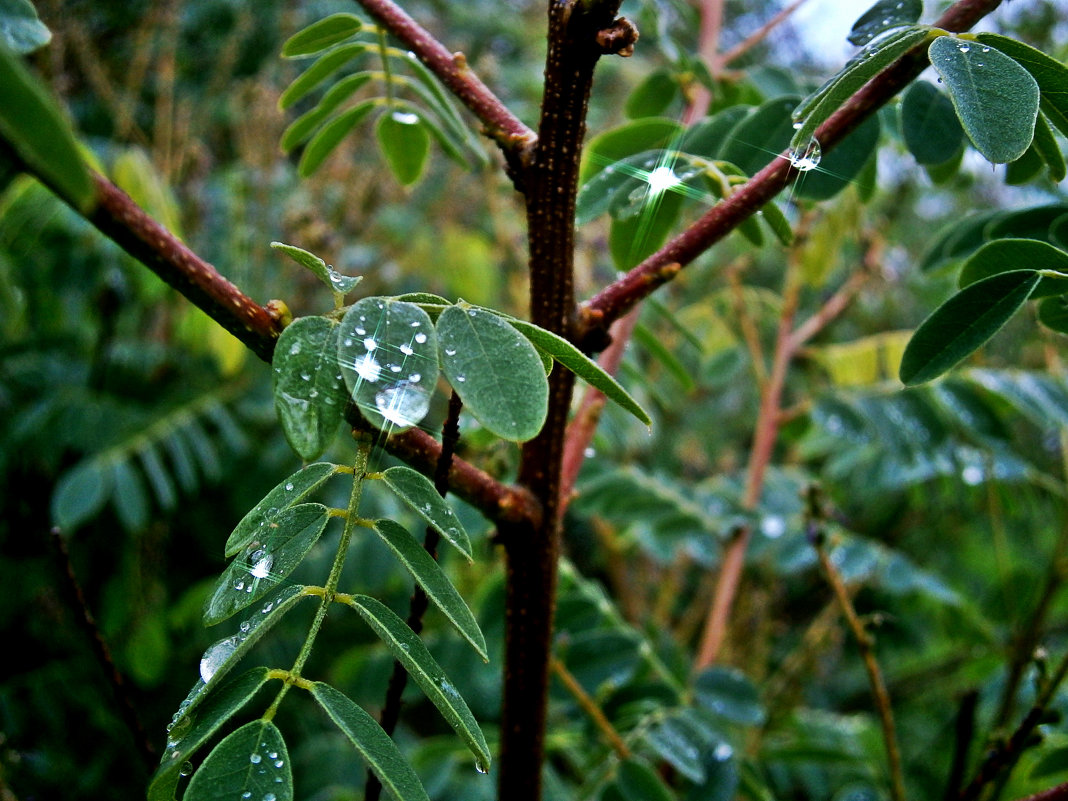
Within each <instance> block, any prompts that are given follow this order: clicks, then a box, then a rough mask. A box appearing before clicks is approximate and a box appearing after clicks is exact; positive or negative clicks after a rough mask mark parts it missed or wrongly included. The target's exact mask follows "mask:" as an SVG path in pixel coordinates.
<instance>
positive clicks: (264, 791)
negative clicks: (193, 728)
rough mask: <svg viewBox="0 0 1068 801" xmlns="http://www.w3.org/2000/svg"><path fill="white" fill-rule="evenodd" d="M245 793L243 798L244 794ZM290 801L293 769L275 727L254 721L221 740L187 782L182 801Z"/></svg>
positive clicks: (283, 743)
mask: <svg viewBox="0 0 1068 801" xmlns="http://www.w3.org/2000/svg"><path fill="white" fill-rule="evenodd" d="M246 793H247V795H246ZM235 798H237V799H240V798H259V799H266V801H293V769H292V766H291V764H290V761H289V751H288V750H287V749H286V743H285V740H283V739H282V732H280V731H279V730H278V727H277V726H275V725H274V724H273V723H271V722H270V721H267V720H254V721H252V722H251V723H246V724H245V725H244V726H242V727H241V728H240V729H238V730H237V731H235V732H233V733H232V734H230V735H228V736H227V737H224V738H223V739H222V741H221V742H220V743H219V744H218V745H217V746H215V748H214V749H213V750H212V752H211V753H210V754H208V756H207V758H206V759H205V760H204V763H203V764H202V765H201V766H200V768H199V769H198V770H197V772H196V773H194V774H193V778H192V780H191V781H190V782H189V788H188V789H187V790H186V791H185V795H184V796H183V799H184V801H231V800H232V799H235Z"/></svg>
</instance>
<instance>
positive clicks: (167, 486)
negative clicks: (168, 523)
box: [137, 442, 178, 511]
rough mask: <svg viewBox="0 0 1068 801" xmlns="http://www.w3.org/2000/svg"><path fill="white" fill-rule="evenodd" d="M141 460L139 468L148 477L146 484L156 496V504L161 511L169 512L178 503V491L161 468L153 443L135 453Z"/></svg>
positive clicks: (163, 468)
mask: <svg viewBox="0 0 1068 801" xmlns="http://www.w3.org/2000/svg"><path fill="white" fill-rule="evenodd" d="M137 455H138V457H139V458H140V459H141V468H142V469H143V470H144V471H145V476H147V477H148V483H149V484H150V485H151V486H152V492H153V494H155V496H156V502H157V503H158V504H159V505H160V508H161V509H165V510H167V511H170V510H171V509H173V508H174V507H175V506H176V505H177V503H178V491H177V490H176V489H175V487H174V481H172V480H171V475H170V473H168V472H167V468H166V467H164V466H163V460H162V458H160V454H159V451H158V450H157V449H156V445H155V443H154V442H148V443H146V444H145V446H144V447H143V448H141V450H139V451H138V452H137Z"/></svg>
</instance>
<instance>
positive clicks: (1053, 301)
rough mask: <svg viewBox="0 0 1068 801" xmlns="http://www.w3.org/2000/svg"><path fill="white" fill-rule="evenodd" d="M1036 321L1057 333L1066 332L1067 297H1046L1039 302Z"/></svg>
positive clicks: (1067, 319)
mask: <svg viewBox="0 0 1068 801" xmlns="http://www.w3.org/2000/svg"><path fill="white" fill-rule="evenodd" d="M1038 321H1039V322H1040V323H1042V325H1044V326H1046V328H1049V329H1050V330H1053V331H1056V332H1057V333H1059V334H1068V298H1066V297H1064V296H1061V297H1059V298H1046V299H1045V300H1043V301H1042V302H1041V303H1039V304H1038Z"/></svg>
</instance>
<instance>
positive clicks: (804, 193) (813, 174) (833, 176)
mask: <svg viewBox="0 0 1068 801" xmlns="http://www.w3.org/2000/svg"><path fill="white" fill-rule="evenodd" d="M879 133H880V123H879V116H878V115H877V114H873V115H872V116H870V117H868V119H866V120H864V122H862V123H861V124H860V125H858V126H857V128H856V130H854V131H853V132H852V133H850V134H849V135H848V136H846V138H845V139H843V140H842V141H841V142H839V143H838V144H837V145H835V147H834V149H833V150H831V151H830V152H829V153H827V154H825V155H824V156H823V157H822V159H821V160H820V163H819V169H814V170H810V171H809V172H807V173H805V174H804V175H802V176H801V177H800V178H799V179H798V180H797V182H796V183H795V184H794V185H795V186H796V187H797V196H798V197H804V198H808V199H809V200H827V199H829V198H832V197H834V196H835V195H836V194H838V193H839V192H841V191H842V190H843V189H845V188H846V187H847V186H849V185H850V184H851V183H853V180H854V179H855V178H856V177H857V176H858V175H859V174H860V173H861V171H862V170H863V169H864V167H865V165H867V164H868V163H869V162H871V161H872V160H873V157H874V154H875V149H876V147H877V146H878V144H879Z"/></svg>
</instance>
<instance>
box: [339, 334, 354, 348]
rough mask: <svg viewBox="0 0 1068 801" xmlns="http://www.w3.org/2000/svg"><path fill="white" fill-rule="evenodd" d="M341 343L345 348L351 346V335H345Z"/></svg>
mask: <svg viewBox="0 0 1068 801" xmlns="http://www.w3.org/2000/svg"><path fill="white" fill-rule="evenodd" d="M341 344H342V345H344V346H345V347H346V348H351V347H352V337H345V338H344V339H343V340H342V341H341Z"/></svg>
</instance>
